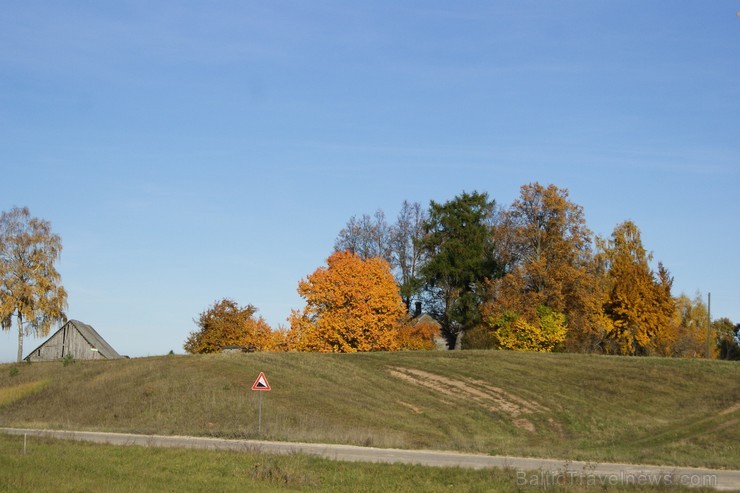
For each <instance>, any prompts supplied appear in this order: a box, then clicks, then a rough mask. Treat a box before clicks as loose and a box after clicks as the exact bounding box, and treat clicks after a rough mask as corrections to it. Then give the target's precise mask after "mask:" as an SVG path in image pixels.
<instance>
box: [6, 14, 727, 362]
mask: <svg viewBox="0 0 740 493" xmlns="http://www.w3.org/2000/svg"><path fill="white" fill-rule="evenodd" d="M738 11H740V2H738V1H737V0H713V1H712V2H706V1H699V0H697V1H676V0H672V1H655V2H643V1H619V2H616V1H593V0H580V1H576V0H573V1H561V2H545V1H542V0H539V1H527V0H522V1H516V2H504V1H490V2H489V1H486V2H483V1H460V2H438V1H424V2H416V1H401V2H397V1H394V2H386V1H377V2H364V3H360V2H340V1H321V0H317V1H312V2H304V1H295V2H294V1H270V2H265V1H213V2H177V1H157V2H151V1H130V0H121V1H119V2H89V1H53V2H52V1H33V0H29V1H23V2H16V1H5V0H0V180H2V181H1V183H2V187H1V188H0V210H8V209H10V208H11V207H13V206H28V207H29V208H30V209H31V213H32V214H33V215H35V216H37V217H42V218H44V219H47V220H49V221H50V222H51V223H52V226H53V229H54V230H55V232H57V233H58V234H60V235H61V237H62V239H63V244H64V251H63V254H62V259H61V261H60V263H59V265H58V267H59V270H60V272H61V274H62V280H63V284H64V286H65V287H66V288H67V290H68V292H69V310H68V316H69V317H70V318H76V319H79V320H82V321H84V322H86V323H89V324H91V325H93V326H94V327H95V328H96V329H98V331H99V332H100V333H101V334H102V335H103V336H104V337H105V338H106V339H107V340H108V341H109V342H110V343H111V344H112V345H113V346H114V347H115V348H116V349H117V350H118V351H119V352H120V353H122V354H128V355H131V356H146V355H154V354H164V353H166V352H168V351H169V350H171V349H172V350H174V351H175V352H182V345H183V342H184V341H185V338H186V337H187V335H188V334H189V333H190V332H191V331H193V330H195V328H196V327H195V325H194V323H193V319H194V318H197V316H198V314H199V313H200V312H202V311H203V310H204V309H206V308H207V307H208V306H209V305H210V304H212V303H213V302H214V301H216V300H218V299H220V298H223V297H230V298H233V299H235V300H236V301H238V302H239V303H241V304H247V303H251V304H253V305H255V306H256V307H257V308H258V309H259V310H260V312H259V313H260V314H262V315H263V316H264V317H265V318H266V319H267V321H268V322H270V324H272V325H273V326H276V325H279V324H283V325H285V324H286V318H287V317H288V315H289V313H290V310H291V308H295V309H297V308H300V307H301V306H302V300H301V299H300V298H299V297H298V295H297V294H296V288H297V284H298V281H299V280H300V279H301V278H303V277H305V276H306V275H308V274H309V273H311V272H313V271H314V270H315V269H316V268H317V267H318V266H320V265H322V264H323V263H324V260H325V259H326V257H327V256H328V255H329V254H330V253H331V249H332V246H333V242H334V239H335V237H336V235H337V233H338V231H339V230H340V229H341V228H342V226H343V225H344V224H345V223H346V221H347V220H348V219H349V217H350V216H352V215H353V214H362V213H372V212H374V211H375V210H376V209H378V208H382V209H383V210H384V211H385V212H386V214H387V215H388V216H390V217H391V218H392V217H394V216H395V215H396V213H397V212H398V209H399V207H400V204H401V202H402V201H403V200H405V199H406V200H409V201H418V202H421V203H422V204H428V202H429V201H430V200H435V201H439V202H442V201H445V200H448V199H451V198H453V197H454V196H455V195H457V194H459V193H461V192H462V191H472V190H478V191H486V192H488V193H489V194H490V196H491V197H492V198H494V199H495V200H496V201H497V202H498V203H499V204H501V205H507V204H510V203H511V202H512V201H513V200H514V199H515V198H516V196H517V195H518V193H519V187H520V186H522V185H524V184H526V183H530V182H533V181H538V182H540V183H542V184H549V183H554V184H555V185H557V186H559V187H562V188H567V189H568V190H569V191H570V196H571V199H572V200H573V201H574V202H576V203H578V204H580V205H581V206H583V208H584V211H585V215H586V219H587V221H588V225H589V227H590V228H591V229H592V230H593V231H594V232H595V233H597V234H601V235H609V234H610V233H611V231H612V230H613V228H614V226H616V225H617V224H618V223H620V222H622V221H624V220H626V219H631V220H633V221H635V222H636V223H637V225H638V226H639V227H640V229H641V231H642V235H643V242H644V244H645V246H646V248H647V249H648V250H651V251H653V252H654V255H655V259H656V260H661V261H663V262H664V263H665V264H666V266H667V267H668V268H669V269H670V271H671V272H672V274H673V275H674V277H675V282H674V294H680V293H681V292H682V291H683V292H686V293H687V294H689V295H692V296H693V295H694V294H695V292H696V291H697V290H701V291H702V292H703V293H705V294H706V293H707V292H711V293H712V314H713V315H714V316H715V317H722V316H725V317H729V318H731V319H732V320H733V321H735V322H740V261H739V260H738V256H737V249H738V247H737V245H738V244H740V228H739V226H740V198H739V195H738V190H737V189H738V185H740V138H738V136H739V135H740V84H739V83H738V81H740V56H738V53H739V52H740V51H739V49H740V17H739V16H738V15H736V12H738ZM42 340H43V339H34V338H27V339H26V341H25V353H27V352H28V351H29V350H31V349H33V347H35V346H36V345H38V344H40V343H41V342H42ZM15 352H16V338H15V333H14V332H10V333H2V334H0V361H11V360H13V359H14V357H15Z"/></svg>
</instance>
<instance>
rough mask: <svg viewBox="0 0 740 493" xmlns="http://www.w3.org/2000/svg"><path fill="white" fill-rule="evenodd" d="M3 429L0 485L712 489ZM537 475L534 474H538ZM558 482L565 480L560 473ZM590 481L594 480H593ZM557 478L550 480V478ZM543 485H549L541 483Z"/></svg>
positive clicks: (57, 489) (182, 490) (39, 491)
mask: <svg viewBox="0 0 740 493" xmlns="http://www.w3.org/2000/svg"><path fill="white" fill-rule="evenodd" d="M29 440H30V441H29V443H28V445H27V447H26V453H25V454H24V453H23V437H22V436H10V435H0V491H4V492H19V493H20V492H24V493H25V492H28V491H33V492H36V493H45V492H49V493H66V492H69V493H72V492H74V493H85V492H98V491H105V492H106V493H116V492H121V493H135V492H150V491H172V492H178V493H186V492H203V491H219V492H232V491H233V492H237V491H238V492H244V491H259V492H263V493H270V492H287V491H305V492H353V493H360V492H378V491H385V492H399V493H404V492H409V493H418V492H421V491H423V492H428V493H435V492H456V493H460V492H527V491H531V492H536V491H543V489H547V490H551V491H553V490H555V491H567V492H574V493H578V492H587V491H594V489H597V490H598V491H606V492H643V491H644V492H648V491H649V492H660V491H686V492H688V491H691V492H699V493H701V492H702V491H705V492H706V491H713V490H708V489H691V490H689V489H687V488H681V487H676V486H665V485H664V486H640V485H610V484H608V483H607V484H606V485H605V486H603V487H602V486H601V484H600V483H599V480H598V479H596V478H592V479H578V480H576V481H572V480H566V481H565V483H564V484H557V483H556V482H555V481H553V482H550V480H549V479H548V480H543V482H542V483H541V484H525V483H527V481H530V482H531V479H528V478H531V477H532V476H531V474H527V475H525V476H521V475H520V476H517V471H514V470H508V469H507V470H503V469H491V470H479V471H473V470H464V469H458V468H432V467H422V466H407V465H406V466H402V465H390V464H359V463H341V462H334V461H329V460H325V459H317V458H312V457H307V456H302V455H289V456H272V455H262V454H258V453H248V452H215V451H203V450H182V449H156V448H142V447H122V446H112V445H93V444H89V443H79V442H65V441H55V440H50V439H42V438H36V437H33V438H30V439H29ZM535 477H537V476H535ZM561 481H562V480H561ZM592 481H593V483H592ZM553 483H554V484H553ZM545 486H547V487H545Z"/></svg>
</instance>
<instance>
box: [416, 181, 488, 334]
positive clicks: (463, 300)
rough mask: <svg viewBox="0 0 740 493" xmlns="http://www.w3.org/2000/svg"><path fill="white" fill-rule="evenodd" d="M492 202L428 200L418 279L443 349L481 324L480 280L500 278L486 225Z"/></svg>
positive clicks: (482, 196) (483, 198) (471, 197)
mask: <svg viewBox="0 0 740 493" xmlns="http://www.w3.org/2000/svg"><path fill="white" fill-rule="evenodd" d="M494 212H495V203H494V202H493V201H492V200H489V199H488V194H486V193H478V192H473V193H466V192H464V193H463V194H461V195H458V196H457V197H455V198H454V199H453V200H450V201H448V202H446V203H444V204H440V203H437V202H434V201H432V202H431V204H430V208H429V217H428V219H427V222H426V223H425V226H424V231H425V235H424V237H423V239H422V240H421V242H420V245H421V247H422V249H423V251H424V253H425V255H426V262H425V263H424V265H423V266H422V269H421V275H422V277H423V279H424V281H425V289H426V292H427V297H428V301H429V306H430V312H431V313H432V314H433V315H434V317H435V318H436V319H437V320H438V321H439V322H440V323H441V325H442V333H443V334H444V336H445V337H446V338H447V341H448V345H449V347H451V348H452V347H456V346H457V341H458V340H459V338H460V336H461V335H462V334H463V333H464V332H465V331H466V330H470V329H472V328H473V327H475V326H476V325H478V324H479V323H480V322H481V313H480V306H481V303H482V301H483V294H484V282H485V281H486V280H487V279H492V278H494V277H496V276H498V275H499V274H500V270H499V266H498V264H497V262H496V261H495V259H494V255H493V254H494V250H493V240H492V236H491V225H492V221H493V218H494Z"/></svg>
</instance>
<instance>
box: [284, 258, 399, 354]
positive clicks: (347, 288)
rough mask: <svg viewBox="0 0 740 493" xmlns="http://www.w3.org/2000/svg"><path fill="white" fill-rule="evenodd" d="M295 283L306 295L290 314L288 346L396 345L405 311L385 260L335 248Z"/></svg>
mask: <svg viewBox="0 0 740 493" xmlns="http://www.w3.org/2000/svg"><path fill="white" fill-rule="evenodd" d="M326 263H327V265H326V266H325V267H319V268H318V269H317V270H316V271H315V272H314V273H313V274H311V275H309V276H308V277H307V278H306V279H304V280H301V281H300V283H299V284H298V294H300V295H301V297H302V298H303V299H305V300H306V306H305V307H304V308H303V310H302V311H298V310H294V311H293V313H292V314H291V316H290V318H289V321H290V331H289V332H288V333H287V336H286V337H287V340H288V347H289V349H292V350H297V351H317V352H343V353H345V352H356V351H389V350H396V349H398V347H399V340H398V332H399V329H400V328H401V327H402V326H403V325H404V324H405V323H406V322H407V315H406V310H405V308H404V306H403V302H402V300H401V297H400V295H399V293H398V287H397V286H396V283H395V280H394V279H393V275H392V274H391V271H390V266H389V265H388V262H386V261H385V260H383V259H381V258H378V257H371V258H368V259H366V260H363V259H362V258H360V257H359V256H358V255H357V254H354V253H352V252H349V251H346V252H335V253H334V254H332V255H331V256H330V257H329V258H328V259H327V261H326Z"/></svg>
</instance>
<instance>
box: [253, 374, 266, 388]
mask: <svg viewBox="0 0 740 493" xmlns="http://www.w3.org/2000/svg"><path fill="white" fill-rule="evenodd" d="M252 390H270V384H269V383H267V378H265V374H264V373H262V372H260V376H258V377H257V380H255V381H254V385H252Z"/></svg>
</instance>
